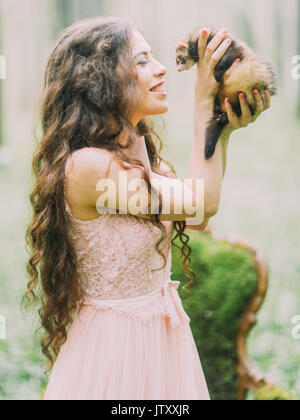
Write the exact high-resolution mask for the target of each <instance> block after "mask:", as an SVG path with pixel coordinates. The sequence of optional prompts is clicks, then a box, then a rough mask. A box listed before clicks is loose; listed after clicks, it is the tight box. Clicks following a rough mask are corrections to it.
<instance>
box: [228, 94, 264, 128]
mask: <svg viewBox="0 0 300 420" xmlns="http://www.w3.org/2000/svg"><path fill="white" fill-rule="evenodd" d="M264 93H265V104H264V101H263V97H262V95H261V93H260V92H259V91H258V90H257V89H255V90H254V91H253V97H254V99H255V104H256V107H255V113H254V115H252V112H251V109H250V107H249V105H248V101H247V97H246V95H245V94H244V93H240V95H239V101H240V106H241V110H242V115H241V117H238V116H237V115H236V113H235V112H234V111H233V110H232V106H231V104H230V102H229V100H228V98H226V99H225V107H226V111H227V115H228V120H229V123H228V124H227V125H226V127H225V128H224V131H223V134H231V133H232V132H233V131H235V130H238V129H239V128H243V127H248V125H249V124H251V123H253V122H254V121H256V120H257V118H258V117H259V116H260V114H261V113H262V112H264V111H266V110H267V109H269V108H270V106H271V95H270V93H269V91H268V90H265V91H264Z"/></svg>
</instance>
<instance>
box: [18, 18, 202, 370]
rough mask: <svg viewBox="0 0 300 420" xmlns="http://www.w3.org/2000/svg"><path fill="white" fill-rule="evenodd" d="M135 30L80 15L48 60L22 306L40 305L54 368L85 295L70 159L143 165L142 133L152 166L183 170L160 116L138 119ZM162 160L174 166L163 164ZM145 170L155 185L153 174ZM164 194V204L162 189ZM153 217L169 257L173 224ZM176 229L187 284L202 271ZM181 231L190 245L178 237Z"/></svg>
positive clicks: (178, 226)
mask: <svg viewBox="0 0 300 420" xmlns="http://www.w3.org/2000/svg"><path fill="white" fill-rule="evenodd" d="M133 29H135V28H134V24H132V23H129V22H126V21H123V20H122V19H121V18H118V17H108V18H103V17H96V18H92V19H84V20H81V21H78V22H76V23H74V24H73V25H71V26H70V27H68V28H67V29H65V30H64V31H63V32H62V33H61V34H60V35H59V37H58V39H57V40H56V42H55V45H54V47H53V49H52V51H51V53H50V57H49V58H48V61H47V64H46V71H45V77H44V84H43V88H42V94H41V97H40V101H39V117H38V118H39V123H40V124H41V139H40V140H38V144H37V146H36V150H35V152H34V155H33V160H32V175H33V179H34V181H33V185H32V190H31V192H30V196H29V197H30V204H31V206H32V210H33V214H32V217H31V220H30V222H29V224H28V227H27V229H26V247H27V249H28V253H29V259H28V261H26V271H27V273H28V275H29V281H28V284H27V289H26V292H25V293H24V295H23V297H22V306H23V305H24V307H25V308H26V309H28V308H29V307H31V308H32V307H33V306H32V305H33V304H34V303H35V304H37V303H38V304H39V308H38V314H39V317H40V321H41V322H40V328H39V329H42V330H43V334H42V336H41V347H42V352H43V354H44V355H45V356H46V358H47V359H49V360H48V362H50V363H49V369H48V370H50V369H51V368H52V366H53V364H54V361H55V359H56V358H57V355H58V353H59V350H60V347H61V346H62V344H63V343H64V342H65V341H66V338H67V332H68V329H69V326H70V325H71V323H72V321H73V319H74V314H75V313H76V308H77V305H78V302H79V301H80V300H81V299H82V297H83V290H82V288H81V285H80V282H79V276H78V273H77V263H76V252H75V249H74V246H73V244H72V240H71V236H70V233H69V225H68V214H67V212H66V208H65V195H64V194H65V189H64V186H65V166H66V163H67V159H68V157H69V156H70V154H71V153H72V152H74V151H75V150H78V149H81V148H84V147H96V148H101V149H107V150H110V151H113V152H114V154H115V155H116V156H117V158H118V160H120V162H123V163H121V165H124V162H127V163H128V164H129V165H130V167H139V168H141V167H144V165H143V163H142V162H141V161H139V160H136V159H129V158H128V157H127V156H126V155H125V154H124V153H123V149H126V148H127V147H130V145H131V144H132V142H133V141H134V140H135V139H136V136H137V135H138V136H144V137H145V142H146V147H147V152H148V156H149V161H150V163H151V168H152V170H153V171H154V172H156V173H158V174H160V175H165V176H170V177H175V176H176V172H175V170H174V168H173V166H172V165H171V164H170V163H169V162H168V161H166V160H165V159H163V158H162V157H161V156H160V152H161V150H162V140H161V138H160V137H159V135H158V134H157V132H156V131H155V129H154V127H153V122H152V121H151V120H150V119H149V118H148V117H146V118H143V119H142V120H141V121H140V122H139V124H138V125H137V127H134V126H133V125H132V123H131V121H130V115H131V112H132V111H133V110H134V109H135V107H136V105H137V102H138V99H139V95H140V91H139V87H138V84H137V78H136V68H135V65H134V60H133V55H132V46H131V43H130V40H131V34H132V30H133ZM117 66H118V69H117ZM123 132H126V133H128V142H127V144H126V145H124V144H121V143H120V142H119V141H118V140H119V139H120V135H121V133H123ZM155 140H156V141H155ZM161 161H163V162H164V163H165V164H166V165H167V166H168V167H169V168H170V171H169V172H165V171H162V170H161V169H160V168H159V166H160V163H161ZM126 167H127V168H128V166H126ZM124 169H125V166H124ZM143 173H144V179H145V180H146V182H147V186H148V189H149V191H151V184H150V178H149V173H148V172H147V171H146V170H145V172H143ZM159 198H160V209H161V193H159ZM150 221H151V222H152V223H153V224H154V225H155V226H157V227H159V228H160V230H161V231H162V236H161V238H160V239H159V241H158V243H157V244H156V250H157V251H158V252H159V253H160V254H161V255H162V253H161V251H160V250H159V248H158V247H159V244H160V243H161V241H163V240H164V239H165V238H166V228H165V226H164V225H163V224H162V223H161V221H160V220H159V215H158V214H151V220H150ZM172 227H173V228H174V229H175V231H176V232H177V234H176V236H175V237H174V238H173V239H172V244H173V245H175V246H176V247H177V248H178V249H181V254H182V255H181V257H182V256H183V271H184V273H185V276H186V277H187V278H188V280H191V275H190V274H192V277H193V279H192V280H191V281H190V282H189V283H187V284H185V286H187V285H188V284H190V283H191V282H193V280H194V278H195V274H194V272H193V271H192V270H191V269H190V268H189V263H190V261H191V259H190V255H191V248H190V246H189V245H188V241H189V236H188V235H186V234H185V233H184V230H185V227H186V222H185V221H176V222H173V226H172ZM177 237H179V238H180V242H181V243H182V245H183V246H182V248H179V247H178V246H177V245H176V244H175V243H174V241H175V239H176V238H177ZM162 256H163V258H164V261H165V264H166V258H165V256H164V255H162ZM165 264H164V266H165ZM188 292H189V291H188ZM189 293H190V292H189ZM48 370H47V371H48Z"/></svg>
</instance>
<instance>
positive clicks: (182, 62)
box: [176, 45, 195, 72]
mask: <svg viewBox="0 0 300 420" xmlns="http://www.w3.org/2000/svg"><path fill="white" fill-rule="evenodd" d="M176 64H177V70H178V71H179V72H182V71H185V70H189V69H191V68H192V67H193V66H194V65H195V61H194V60H192V59H191V58H190V56H189V54H188V48H187V47H186V46H184V45H179V46H178V47H177V48H176Z"/></svg>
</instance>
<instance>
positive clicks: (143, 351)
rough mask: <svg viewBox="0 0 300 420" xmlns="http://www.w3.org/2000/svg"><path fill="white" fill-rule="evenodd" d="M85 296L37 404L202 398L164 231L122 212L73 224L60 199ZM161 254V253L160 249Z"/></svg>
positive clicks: (203, 392)
mask: <svg viewBox="0 0 300 420" xmlns="http://www.w3.org/2000/svg"><path fill="white" fill-rule="evenodd" d="M66 209H67V212H68V215H69V220H70V228H71V234H72V238H73V241H74V245H75V248H76V253H77V260H78V270H79V273H80V281H81V284H82V286H83V288H84V291H85V297H84V299H83V302H82V305H83V306H82V308H81V312H80V313H79V312H78V311H77V313H76V317H75V319H74V321H73V323H72V325H71V327H70V329H69V332H68V337H67V341H66V342H65V344H63V346H62V347H61V350H60V353H59V355H58V358H57V360H56V362H55V364H54V366H53V369H52V372H51V376H50V379H49V383H48V386H47V389H46V392H45V396H44V400H209V399H210V396H209V393H208V389H207V385H206V381H205V377H204V374H203V370H202V367H201V362H200V358H199V354H198V351H197V348H196V345H195V341H194V337H193V335H192V331H191V328H190V318H189V317H188V315H187V314H186V312H185V311H184V308H183V306H182V303H181V299H180V296H179V294H178V292H177V288H178V286H179V281H173V280H171V278H170V277H171V274H172V273H171V272H170V269H171V240H170V235H171V228H172V222H163V223H164V224H165V226H169V238H168V241H167V242H163V245H161V246H160V249H162V247H163V246H166V247H167V249H168V251H167V253H164V255H167V264H166V267H165V268H164V269H161V270H159V271H153V272H151V269H154V268H160V267H162V265H163V263H164V261H163V258H162V257H161V256H160V255H159V254H158V252H157V251H156V250H155V249H154V245H155V243H156V242H157V239H158V238H159V237H160V235H161V231H160V230H159V229H158V228H157V227H156V226H153V224H152V223H151V222H150V221H147V220H145V219H141V218H137V217H135V216H131V215H128V214H102V215H100V216H99V217H98V218H97V219H94V220H90V221H80V220H78V219H75V218H74V217H73V216H72V213H71V209H70V207H69V205H68V203H67V201H66ZM163 249H164V248H163Z"/></svg>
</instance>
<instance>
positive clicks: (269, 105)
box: [264, 90, 271, 111]
mask: <svg viewBox="0 0 300 420" xmlns="http://www.w3.org/2000/svg"><path fill="white" fill-rule="evenodd" d="M265 97H266V106H265V108H264V111H266V110H267V109H269V108H270V107H271V95H270V92H269V91H268V90H265Z"/></svg>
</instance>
